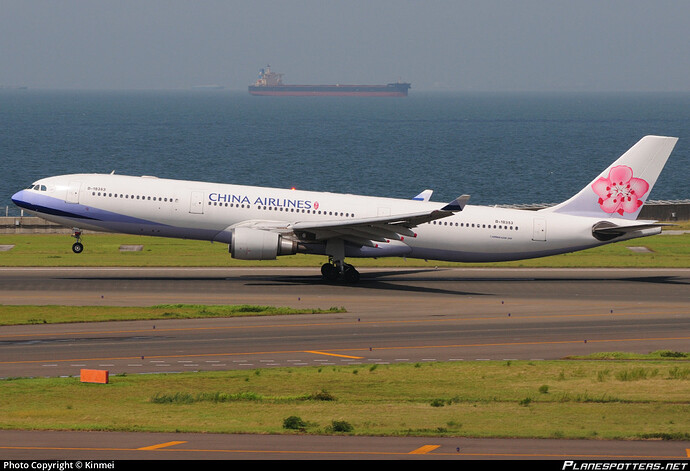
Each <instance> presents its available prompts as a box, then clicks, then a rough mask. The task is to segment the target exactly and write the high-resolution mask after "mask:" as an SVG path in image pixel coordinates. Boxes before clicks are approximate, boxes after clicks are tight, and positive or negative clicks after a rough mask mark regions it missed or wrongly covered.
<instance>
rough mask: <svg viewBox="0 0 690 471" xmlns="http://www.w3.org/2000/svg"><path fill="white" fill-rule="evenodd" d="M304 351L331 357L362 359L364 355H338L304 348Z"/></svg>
mask: <svg viewBox="0 0 690 471" xmlns="http://www.w3.org/2000/svg"><path fill="white" fill-rule="evenodd" d="M304 353H313V354H314V355H328V356H332V357H340V358H350V359H352V360H362V359H364V357H353V356H350V355H339V354H337V353H328V352H317V351H315V350H306V351H305V352H304ZM319 361H325V360H319Z"/></svg>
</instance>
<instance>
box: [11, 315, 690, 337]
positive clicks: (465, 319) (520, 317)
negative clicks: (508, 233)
mask: <svg viewBox="0 0 690 471" xmlns="http://www.w3.org/2000/svg"><path fill="white" fill-rule="evenodd" d="M670 314H687V311H675V310H670V311H645V312H610V311H605V312H595V313H580V314H545V315H530V314H528V313H526V314H525V313H523V314H520V313H512V314H511V315H510V316H508V317H506V315H507V313H500V314H495V315H486V316H479V317H476V316H475V317H457V316H453V317H447V318H443V319H438V318H435V319H410V320H401V319H394V320H381V319H379V320H374V321H344V322H307V323H303V324H269V325H265V326H262V328H263V329H271V328H273V329H280V328H284V327H317V326H332V325H366V324H374V325H381V324H418V323H419V324H426V323H447V322H453V321H462V322H469V321H487V320H501V321H505V320H507V319H511V320H526V319H553V318H556V317H568V318H586V317H612V316H616V317H625V316H645V315H650V316H655V315H670ZM139 322H144V321H139ZM253 328H255V326H225V327H223V326H213V327H177V328H168V329H166V328H156V329H155V332H156V333H160V332H180V331H200V330H242V329H253ZM142 332H146V333H151V332H154V330H153V329H150V328H146V329H131V330H130V329H128V330H109V331H108V330H102V331H98V330H94V331H83V332H79V331H76V332H74V331H72V332H47V333H35V332H32V333H27V334H19V333H16V334H3V335H0V338H19V337H45V336H50V337H65V336H75V335H105V334H137V333H142Z"/></svg>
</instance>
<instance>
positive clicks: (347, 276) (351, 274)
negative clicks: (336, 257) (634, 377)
mask: <svg viewBox="0 0 690 471" xmlns="http://www.w3.org/2000/svg"><path fill="white" fill-rule="evenodd" d="M343 279H344V280H345V281H346V282H348V283H357V282H358V281H359V272H358V271H357V269H356V268H355V267H353V266H352V265H347V266H346V267H345V273H343Z"/></svg>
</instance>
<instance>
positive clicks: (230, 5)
mask: <svg viewBox="0 0 690 471" xmlns="http://www.w3.org/2000/svg"><path fill="white" fill-rule="evenodd" d="M689 23H690V1H684V0H649V1H640V0H610V1H607V0H596V1H594V0H476V1H475V0H448V1H447V0H427V1H416V0H409V1H408V0H343V1H339V0H242V1H240V0H226V1H222V0H188V1H182V0H131V1H130V0H112V1H99V0H0V84H4V85H25V86H28V87H30V88H68V89H79V88H84V89H177V88H183V89H184V88H189V87H191V86H194V85H206V84H219V85H223V86H225V87H226V88H230V89H238V90H243V89H245V90H246V87H247V85H249V83H250V82H252V81H253V80H254V79H255V78H256V75H257V73H258V70H259V69H260V68H261V67H263V66H265V65H266V64H271V66H272V68H273V70H275V71H278V72H282V73H284V74H285V77H284V80H285V82H286V83H343V84H346V83H385V82H392V81H396V80H402V81H406V82H411V83H412V87H413V91H414V90H435V89H439V90H461V91H466V90H467V91H512V90H527V91H542V90H565V91H610V90H621V91H647V90H650V91H679V90H680V91H688V90H690V24H689Z"/></svg>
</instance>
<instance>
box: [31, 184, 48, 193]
mask: <svg viewBox="0 0 690 471" xmlns="http://www.w3.org/2000/svg"><path fill="white" fill-rule="evenodd" d="M26 189H27V190H36V191H48V187H47V186H45V185H38V184H36V183H32V184H31V185H29V186H27V187H26Z"/></svg>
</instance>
